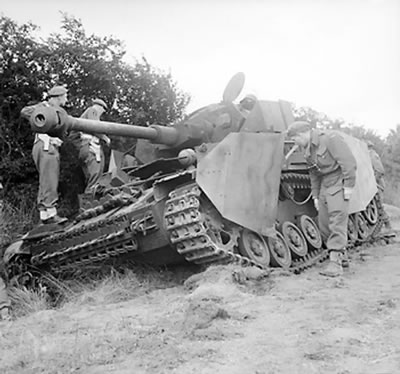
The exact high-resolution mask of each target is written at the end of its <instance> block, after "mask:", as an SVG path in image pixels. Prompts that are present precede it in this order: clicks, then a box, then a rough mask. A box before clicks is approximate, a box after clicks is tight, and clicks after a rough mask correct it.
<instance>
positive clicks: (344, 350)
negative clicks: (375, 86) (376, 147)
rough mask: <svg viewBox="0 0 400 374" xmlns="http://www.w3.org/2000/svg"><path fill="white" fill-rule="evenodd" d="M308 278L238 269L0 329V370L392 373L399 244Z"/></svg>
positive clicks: (398, 356) (398, 343)
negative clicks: (253, 275) (340, 270)
mask: <svg viewBox="0 0 400 374" xmlns="http://www.w3.org/2000/svg"><path fill="white" fill-rule="evenodd" d="M398 212H399V210H396V209H393V210H390V209H389V213H390V214H391V216H392V217H393V218H394V219H395V221H394V224H395V228H396V229H400V214H398ZM397 240H399V239H397ZM318 270H319V268H318V267H314V268H312V269H309V270H307V271H306V272H304V273H302V274H300V275H292V274H289V275H288V274H287V273H285V272H273V273H272V274H270V276H268V277H266V278H262V279H260V280H246V279H245V278H244V277H239V278H240V279H239V280H240V282H238V281H237V279H238V277H233V276H232V274H239V275H240V274H242V275H243V273H242V269H241V268H239V267H236V266H225V267H222V266H218V267H211V268H209V269H207V270H206V271H205V272H204V273H200V274H195V275H193V276H191V277H190V278H188V279H187V280H186V281H185V283H184V284H183V285H179V286H176V287H171V288H167V289H163V290H153V291H152V292H149V293H146V294H143V295H141V296H138V297H135V298H133V299H131V300H128V301H124V302H120V303H112V304H110V303H107V300H104V301H103V302H98V301H94V302H91V301H90V300H86V301H85V302H84V303H83V302H82V303H69V304H67V305H65V306H64V307H63V308H61V309H59V310H45V311H41V312H38V313H35V314H31V315H29V316H26V317H23V318H20V319H17V320H16V321H13V322H11V323H9V324H5V323H0V350H1V356H0V372H1V373H85V374H91V373H93V374H94V373H96V374H97V373H118V374H123V373H124V374H125V373H126V374H128V373H171V374H172V373H179V374H190V373H210V374H211V373H213V374H214V373H221V374H225V373H226V374H228V373H229V374H234V373H241V374H242V373H249V374H250V373H252V374H267V373H268V374H272V373H274V374H275V373H290V374H292V373H293V374H295V373H335V374H339V373H341V374H347V373H351V374H353V373H354V374H356V373H357V374H358V373H360V374H367V373H371V374H389V373H390V374H395V373H400V313H399V311H400V309H399V307H400V250H399V242H398V241H396V242H395V243H393V244H390V245H386V246H381V247H378V246H373V247H368V248H365V249H363V250H362V251H360V252H357V253H354V254H353V255H352V256H351V267H350V269H349V270H348V271H346V272H345V274H344V276H343V277H341V278H339V279H327V278H324V277H322V276H320V275H319V274H318ZM235 279H236V280H235Z"/></svg>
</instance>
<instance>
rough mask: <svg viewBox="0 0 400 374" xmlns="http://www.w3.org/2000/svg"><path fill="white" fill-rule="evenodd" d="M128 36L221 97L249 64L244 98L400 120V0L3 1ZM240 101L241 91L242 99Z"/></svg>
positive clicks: (131, 51) (191, 83) (16, 14)
mask: <svg viewBox="0 0 400 374" xmlns="http://www.w3.org/2000/svg"><path fill="white" fill-rule="evenodd" d="M61 12H65V13H67V14H69V15H71V16H74V17H76V18H78V19H80V20H81V21H82V23H83V25H84V28H85V30H86V32H87V33H88V34H96V35H98V36H114V37H116V38H118V39H120V40H122V41H123V42H124V43H125V47H126V50H127V56H126V59H127V60H128V62H131V61H132V62H133V61H134V60H135V58H141V56H144V57H146V59H147V60H148V61H149V62H150V64H152V65H153V66H155V67H158V68H159V69H161V70H163V71H165V72H171V74H172V77H173V79H174V80H175V81H176V82H177V84H178V87H179V88H181V89H182V90H183V91H185V92H187V93H189V94H190V95H191V97H192V101H191V103H190V104H189V107H188V111H189V112H190V111H193V110H195V109H197V108H199V107H202V106H205V105H208V104H211V103H217V102H219V101H221V99H222V93H223V90H224V88H225V86H226V84H227V82H228V81H229V79H230V77H231V76H232V75H233V74H235V73H236V72H239V71H241V72H244V73H245V76H246V83H245V87H244V90H243V91H242V96H243V95H244V94H245V93H248V92H251V93H254V94H256V95H257V97H258V98H259V99H264V100H278V99H282V100H287V101H290V102H293V103H295V104H296V106H309V107H312V108H313V109H315V110H317V111H320V112H322V113H325V114H327V115H328V116H329V117H330V118H341V119H343V120H344V121H346V122H351V123H354V124H356V125H362V126H365V127H366V128H368V129H372V130H373V131H374V132H375V133H376V134H377V135H380V136H386V135H387V134H388V133H389V131H390V129H395V128H396V125H397V124H400V0H130V1H129V0H107V1H106V0H67V1H65V0H64V1H60V0H35V1H32V0H0V13H2V14H3V15H5V16H7V17H10V18H12V19H13V20H15V21H16V22H18V23H25V22H27V21H32V22H33V23H34V24H36V25H38V26H39V27H40V30H41V33H42V34H43V35H48V34H49V33H52V32H60V26H61V19H62V15H61ZM239 99H240V97H239Z"/></svg>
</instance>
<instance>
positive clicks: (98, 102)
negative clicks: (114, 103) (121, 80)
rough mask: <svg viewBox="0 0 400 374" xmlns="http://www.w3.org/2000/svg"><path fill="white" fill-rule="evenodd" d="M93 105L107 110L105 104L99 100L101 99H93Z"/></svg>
mask: <svg viewBox="0 0 400 374" xmlns="http://www.w3.org/2000/svg"><path fill="white" fill-rule="evenodd" d="M93 104H97V105H100V106H102V107H103V108H104V110H107V109H108V106H107V104H106V103H105V102H104V101H103V100H101V99H94V100H93Z"/></svg>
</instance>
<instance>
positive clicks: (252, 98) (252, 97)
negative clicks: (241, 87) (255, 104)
mask: <svg viewBox="0 0 400 374" xmlns="http://www.w3.org/2000/svg"><path fill="white" fill-rule="evenodd" d="M245 100H248V101H257V96H256V95H254V94H247V95H246V96H245V97H244V98H243V99H242V100H240V102H243V101H245Z"/></svg>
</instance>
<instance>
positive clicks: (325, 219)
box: [318, 193, 330, 244]
mask: <svg viewBox="0 0 400 374" xmlns="http://www.w3.org/2000/svg"><path fill="white" fill-rule="evenodd" d="M318 205H319V207H318V227H319V231H320V232H321V237H322V240H323V242H324V243H325V244H326V243H327V241H328V238H329V234H330V232H329V215H328V203H327V201H326V195H325V194H324V193H322V194H321V195H320V197H319V200H318Z"/></svg>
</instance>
